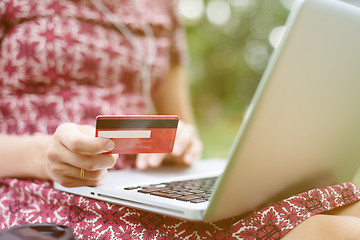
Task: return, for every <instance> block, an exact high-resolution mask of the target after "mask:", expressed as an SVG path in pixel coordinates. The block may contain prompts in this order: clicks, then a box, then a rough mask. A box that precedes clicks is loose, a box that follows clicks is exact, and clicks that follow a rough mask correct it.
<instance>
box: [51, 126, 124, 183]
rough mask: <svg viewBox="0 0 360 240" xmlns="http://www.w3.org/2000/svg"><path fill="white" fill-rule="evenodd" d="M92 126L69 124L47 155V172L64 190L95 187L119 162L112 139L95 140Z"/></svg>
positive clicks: (52, 142)
mask: <svg viewBox="0 0 360 240" xmlns="http://www.w3.org/2000/svg"><path fill="white" fill-rule="evenodd" d="M94 132H95V130H94V128H93V127H91V126H84V125H76V124H73V123H66V124H62V125H60V126H59V127H58V128H57V130H56V132H55V134H54V135H53V137H52V141H51V143H50V144H49V147H48V152H47V159H48V164H47V171H48V173H49V175H50V176H51V178H52V179H53V180H55V181H57V182H58V183H60V184H61V185H63V186H71V187H75V186H85V185H86V186H95V185H98V184H99V183H100V181H101V180H102V179H104V177H105V176H106V174H107V169H109V168H112V167H113V166H114V165H115V163H116V160H117V157H118V155H117V154H109V153H106V152H108V151H110V150H112V149H113V147H114V143H113V142H112V141H111V140H110V139H105V138H95V137H94Z"/></svg>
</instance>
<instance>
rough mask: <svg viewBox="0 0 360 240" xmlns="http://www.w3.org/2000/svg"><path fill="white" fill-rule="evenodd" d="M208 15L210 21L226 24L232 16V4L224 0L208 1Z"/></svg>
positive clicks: (216, 23) (218, 24)
mask: <svg viewBox="0 0 360 240" xmlns="http://www.w3.org/2000/svg"><path fill="white" fill-rule="evenodd" d="M206 16H207V18H208V20H209V22H210V23H212V24H214V25H217V26H221V25H224V24H226V23H227V22H228V21H229V19H230V16H231V10H230V5H229V3H228V2H227V1H224V0H213V1H210V2H208V4H207V7H206Z"/></svg>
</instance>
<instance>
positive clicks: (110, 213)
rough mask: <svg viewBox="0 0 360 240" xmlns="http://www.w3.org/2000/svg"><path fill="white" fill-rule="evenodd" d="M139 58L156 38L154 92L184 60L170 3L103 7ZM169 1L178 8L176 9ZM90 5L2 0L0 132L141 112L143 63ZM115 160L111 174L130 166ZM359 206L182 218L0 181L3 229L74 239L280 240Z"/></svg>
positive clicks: (322, 195)
mask: <svg viewBox="0 0 360 240" xmlns="http://www.w3.org/2000/svg"><path fill="white" fill-rule="evenodd" d="M103 2H104V3H105V4H106V5H107V6H108V7H109V8H110V9H112V11H113V13H114V15H115V18H114V19H113V21H115V22H118V23H120V24H125V25H126V26H127V27H128V28H129V29H130V30H131V31H132V32H133V34H134V38H135V39H136V41H139V43H140V47H141V49H140V51H141V52H142V53H143V55H144V56H146V54H147V51H148V48H147V44H148V37H147V36H146V34H145V33H144V26H143V22H146V23H148V24H149V26H150V27H151V29H152V30H153V32H154V35H155V46H156V53H157V54H156V60H155V63H154V65H153V66H152V68H151V92H152V93H154V94H156V91H157V90H158V89H159V88H161V86H162V83H163V81H164V79H165V78H166V75H167V73H168V71H169V67H170V63H172V64H182V63H183V62H184V61H185V59H186V56H185V55H184V51H186V45H185V39H184V35H183V30H182V29H181V27H180V26H179V23H178V21H177V14H176V12H173V3H172V1H169V0H136V2H137V3H138V4H136V6H135V5H134V1H132V0H103ZM174 4H175V3H174ZM131 40H134V39H127V38H126V37H125V36H124V35H123V34H122V33H120V32H119V31H118V30H117V29H116V28H115V27H114V25H113V24H112V23H111V22H109V21H108V20H107V18H105V17H104V16H103V15H102V13H101V12H99V11H98V10H97V9H96V8H95V7H94V6H93V5H92V4H91V2H90V1H88V0H42V1H34V0H2V1H0V133H1V134H14V135H22V134H27V135H36V134H52V133H53V132H54V131H55V129H56V127H57V126H58V125H59V124H61V123H63V122H75V123H79V124H90V125H94V119H95V117H96V116H97V115H99V114H145V113H147V112H148V110H149V109H147V104H146V102H145V99H144V97H143V94H142V90H143V85H142V83H143V82H142V80H141V69H142V68H143V65H144V62H143V60H144V58H138V57H137V56H136V54H134V53H135V51H136V50H135V49H133V46H132V44H131V42H130V41H131ZM133 157H134V156H128V157H125V156H122V157H120V158H119V160H118V163H117V165H116V167H115V168H127V167H132V166H133V164H134V161H133ZM359 199H360V191H359V188H358V187H357V186H356V185H354V184H352V183H345V184H340V185H336V186H331V187H326V188H323V189H315V190H312V191H309V192H305V193H302V194H299V195H296V196H293V197H290V198H288V199H285V200H283V201H280V202H278V203H276V204H272V205H270V206H268V207H266V208H264V209H262V210H259V211H256V212H254V213H251V214H250V215H248V216H246V217H244V218H240V217H235V218H230V219H226V220H223V221H220V222H216V223H202V222H190V221H184V220H180V219H176V218H172V217H166V216H161V215H158V214H153V213H149V212H144V211H140V210H135V209H132V208H128V207H124V206H119V205H113V204H110V203H105V202H101V201H96V200H93V199H89V198H86V197H80V196H76V195H72V194H68V193H64V192H60V191H57V190H55V189H54V188H53V185H52V183H51V182H48V181H42V180H32V179H12V178H6V179H0V229H5V228H9V227H12V226H16V225H21V224H26V223H59V224H65V225H67V226H70V227H72V228H73V229H74V232H75V235H76V236H77V237H78V238H79V239H279V238H280V237H281V236H283V235H284V234H286V233H287V232H288V231H289V230H291V229H292V228H293V227H294V226H296V225H297V224H299V223H300V222H301V221H303V220H305V219H306V218H308V217H310V216H312V215H314V214H317V213H320V212H323V211H327V210H330V209H332V208H334V207H338V206H343V205H345V204H349V203H352V202H355V201H357V200H359Z"/></svg>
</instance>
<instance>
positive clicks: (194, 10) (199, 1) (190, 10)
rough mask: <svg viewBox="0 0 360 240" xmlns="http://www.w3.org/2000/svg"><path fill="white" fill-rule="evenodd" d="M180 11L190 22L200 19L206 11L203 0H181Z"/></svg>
mask: <svg viewBox="0 0 360 240" xmlns="http://www.w3.org/2000/svg"><path fill="white" fill-rule="evenodd" d="M179 11H180V14H181V16H182V17H183V18H184V19H185V21H187V23H188V24H190V23H194V22H196V21H197V20H199V19H200V18H201V17H202V15H203V12H204V1H203V0H179Z"/></svg>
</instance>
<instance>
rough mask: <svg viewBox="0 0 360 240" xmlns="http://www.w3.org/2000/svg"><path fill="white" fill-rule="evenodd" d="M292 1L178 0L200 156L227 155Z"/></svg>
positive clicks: (281, 30)
mask: <svg viewBox="0 0 360 240" xmlns="http://www.w3.org/2000/svg"><path fill="white" fill-rule="evenodd" d="M292 3H293V0H205V1H204V0H179V8H180V14H181V17H182V21H183V24H184V26H185V28H186V32H187V40H188V49H189V54H190V64H189V78H190V86H191V97H192V102H193V106H194V112H195V116H196V120H197V124H198V127H199V133H200V137H201V139H202V140H203V143H204V155H203V157H205V158H206V157H221V158H225V157H227V154H228V152H229V149H230V147H231V143H232V141H233V140H234V138H235V135H236V132H237V130H238V128H239V126H240V123H241V120H242V118H243V115H244V113H245V111H246V109H247V106H248V105H249V103H250V100H251V98H252V96H253V94H254V92H255V90H256V87H257V85H258V83H259V81H260V79H261V76H262V73H263V71H264V69H265V67H266V65H267V62H268V59H269V57H270V55H271V53H272V51H273V49H274V47H275V46H276V43H277V42H278V40H279V39H280V38H281V33H282V32H283V30H284V28H283V27H282V26H283V25H284V23H285V21H286V17H287V16H288V13H289V8H290V6H291V4H292Z"/></svg>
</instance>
